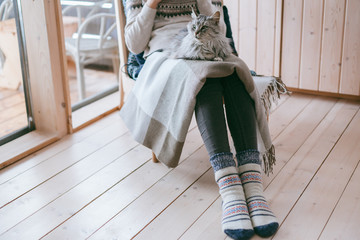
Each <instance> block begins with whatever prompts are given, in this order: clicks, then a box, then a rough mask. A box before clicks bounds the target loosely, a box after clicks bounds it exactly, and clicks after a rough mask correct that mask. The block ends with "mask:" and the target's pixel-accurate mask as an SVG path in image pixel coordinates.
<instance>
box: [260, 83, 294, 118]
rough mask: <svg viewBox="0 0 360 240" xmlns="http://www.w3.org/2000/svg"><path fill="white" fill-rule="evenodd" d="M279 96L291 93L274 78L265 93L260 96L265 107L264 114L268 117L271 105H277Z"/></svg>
mask: <svg viewBox="0 0 360 240" xmlns="http://www.w3.org/2000/svg"><path fill="white" fill-rule="evenodd" d="M280 94H288V95H290V94H291V92H290V91H289V90H288V89H287V87H286V85H285V83H284V82H283V81H282V80H281V79H280V78H278V77H274V81H272V82H271V83H270V85H269V86H268V88H267V89H266V90H265V92H264V93H263V94H262V95H261V101H262V103H263V106H264V107H265V114H266V116H269V114H270V110H271V107H272V104H273V103H275V104H277V103H278V100H279V99H280Z"/></svg>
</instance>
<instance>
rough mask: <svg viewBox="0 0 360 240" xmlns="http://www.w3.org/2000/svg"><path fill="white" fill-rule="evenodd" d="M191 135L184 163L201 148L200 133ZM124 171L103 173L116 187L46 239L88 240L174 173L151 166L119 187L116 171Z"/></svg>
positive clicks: (161, 166) (119, 166)
mask: <svg viewBox="0 0 360 240" xmlns="http://www.w3.org/2000/svg"><path fill="white" fill-rule="evenodd" d="M188 135H189V137H190V139H189V140H188V141H187V142H186V143H185V146H184V151H183V153H182V155H181V162H183V161H184V160H185V159H186V158H188V157H189V156H190V155H192V154H193V153H194V151H196V150H197V149H198V148H199V147H200V146H201V140H200V136H199V133H198V129H193V130H192V131H190V133H189V134H188ZM132 158H136V159H137V158H144V156H143V154H136V153H134V154H133V155H131V156H130V157H128V158H127V159H126V161H132ZM128 164H129V163H128ZM109 168H110V166H109ZM120 168H124V167H123V166H121V165H118V166H112V167H111V169H109V170H108V171H105V172H103V173H99V174H100V175H101V174H106V176H108V177H107V178H110V176H112V178H114V179H115V180H113V183H114V184H116V185H115V186H113V187H112V188H111V189H109V190H107V191H106V193H104V194H103V195H102V196H100V197H99V198H98V199H96V200H94V201H93V202H92V203H91V204H90V205H89V206H86V208H84V209H83V210H82V211H81V212H79V213H77V214H76V215H74V216H72V217H71V216H69V217H71V218H70V219H68V220H67V221H66V222H65V223H63V224H62V225H61V226H59V227H57V228H56V229H54V230H53V231H52V232H51V233H49V234H48V235H47V236H46V237H45V238H46V239H57V238H62V237H64V238H75V239H84V238H86V237H87V236H89V235H90V234H92V233H93V232H95V231H96V230H97V229H99V228H100V227H101V226H102V225H103V224H105V223H106V222H107V221H109V220H110V219H111V218H113V217H114V215H115V214H116V213H118V212H120V211H121V210H123V209H124V208H126V207H127V206H128V205H129V204H130V203H131V202H132V201H134V200H135V199H136V198H138V197H139V196H140V195H141V194H143V193H144V192H145V191H147V189H148V188H150V187H151V186H152V185H153V184H155V183H156V182H157V181H159V180H160V179H161V178H162V177H164V175H166V174H167V173H169V172H170V171H171V169H169V168H167V167H165V166H163V165H162V164H154V163H152V162H148V163H146V164H145V165H144V166H142V167H140V168H139V169H137V170H136V171H134V172H133V173H132V174H131V175H130V176H128V177H126V178H125V179H123V180H122V181H121V182H118V183H117V181H118V177H119V173H118V172H119V170H116V169H120ZM134 170H135V169H134ZM104 177H105V176H104ZM104 177H103V178H104ZM100 178H101V177H100ZM84 184H86V183H84ZM79 191H81V189H78V188H77V189H74V191H72V193H71V194H70V193H69V194H66V195H67V196H64V198H66V199H68V201H69V202H71V200H72V199H73V197H74V196H76V193H77V192H79ZM55 204H56V203H55ZM99 212H101V214H99Z"/></svg>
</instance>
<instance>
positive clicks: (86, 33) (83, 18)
mask: <svg viewBox="0 0 360 240" xmlns="http://www.w3.org/2000/svg"><path fill="white" fill-rule="evenodd" d="M61 6H62V14H63V25H64V36H65V49H66V55H67V63H68V75H69V86H70V99H71V104H72V108H73V111H75V110H77V109H79V108H81V107H83V106H84V105H87V104H89V103H91V102H94V101H96V100H98V99H100V98H102V97H104V96H107V95H109V94H112V93H114V92H116V91H118V77H117V76H118V69H119V54H118V42H117V34H116V19H115V12H114V4H113V2H112V0H105V1H104V0H101V1H99V0H61ZM73 116H74V115H73Z"/></svg>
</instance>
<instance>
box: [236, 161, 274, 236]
mask: <svg viewBox="0 0 360 240" xmlns="http://www.w3.org/2000/svg"><path fill="white" fill-rule="evenodd" d="M239 172H240V179H241V182H242V184H243V187H244V192H245V197H246V202H247V205H248V209H249V213H250V218H251V222H252V225H253V227H254V230H255V233H256V234H257V235H259V236H260V237H270V236H272V235H274V234H275V232H276V231H277V229H278V227H279V223H278V221H277V219H276V217H275V216H274V214H273V212H272V211H271V210H270V208H269V205H268V203H267V202H266V199H265V197H264V192H263V185H262V181H261V167H260V165H259V164H256V163H247V164H244V165H241V166H239Z"/></svg>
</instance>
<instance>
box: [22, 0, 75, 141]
mask: <svg viewBox="0 0 360 240" xmlns="http://www.w3.org/2000/svg"><path fill="white" fill-rule="evenodd" d="M56 4H60V3H59V0H57V1H21V7H22V9H23V17H24V28H25V37H26V44H27V46H28V47H27V55H28V65H29V72H30V86H31V88H30V90H31V98H32V103H33V114H34V121H35V125H36V129H37V130H41V131H45V132H53V133H54V132H56V133H59V136H63V135H65V134H66V133H67V124H66V123H67V116H66V110H65V107H66V104H65V98H64V88H63V79H64V78H66V74H65V73H64V72H63V71H61V70H64V68H61V67H60V66H61V65H62V64H64V62H65V61H64V59H65V58H64V56H61V54H62V53H63V51H62V50H63V45H62V44H61V42H62V39H61V36H62V35H59V32H60V30H59V29H57V27H58V26H57V21H58V19H56V16H57V13H56V9H57V7H56V6H55V5H56ZM61 30H62V29H61ZM67 107H70V106H68V105H67Z"/></svg>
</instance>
